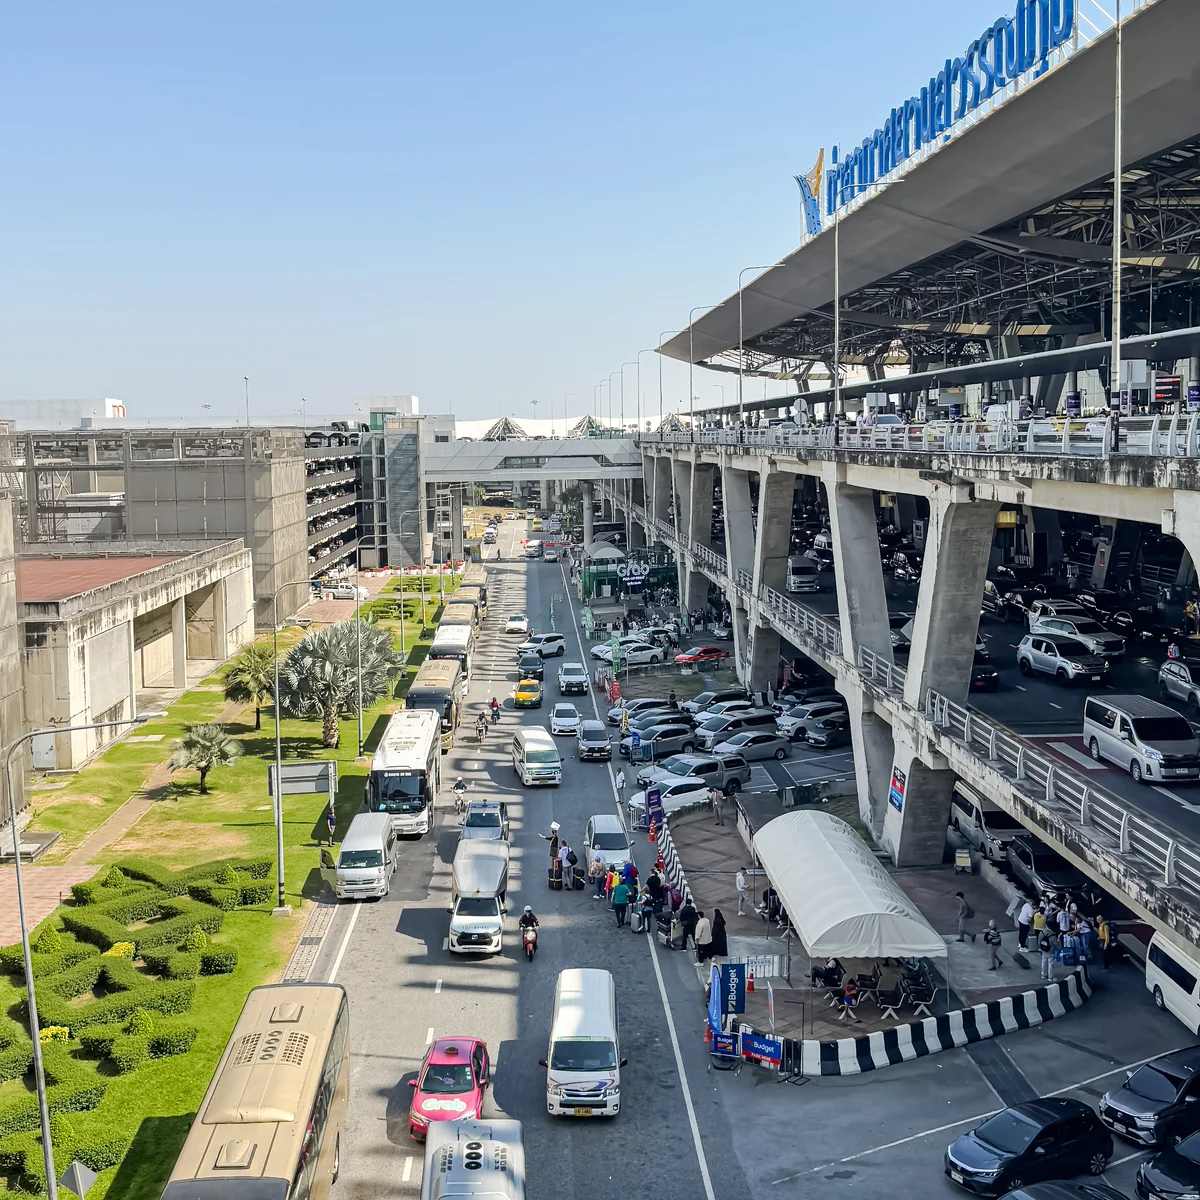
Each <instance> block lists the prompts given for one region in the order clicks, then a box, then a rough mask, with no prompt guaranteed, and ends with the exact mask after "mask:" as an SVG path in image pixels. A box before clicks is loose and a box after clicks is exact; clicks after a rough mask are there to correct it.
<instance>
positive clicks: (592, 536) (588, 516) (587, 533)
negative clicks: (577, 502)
mask: <svg viewBox="0 0 1200 1200" xmlns="http://www.w3.org/2000/svg"><path fill="white" fill-rule="evenodd" d="M580 490H581V491H582V492H583V549H584V551H585V552H586V551H587V549H588V547H589V546H591V544H592V542H594V541H595V540H596V510H595V507H594V506H595V503H596V489H595V486H594V485H593V484H592V481H591V480H590V479H585V480H583V482H582V484H581V485H580Z"/></svg>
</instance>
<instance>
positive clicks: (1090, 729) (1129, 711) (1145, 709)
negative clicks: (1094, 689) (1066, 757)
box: [1083, 696, 1200, 783]
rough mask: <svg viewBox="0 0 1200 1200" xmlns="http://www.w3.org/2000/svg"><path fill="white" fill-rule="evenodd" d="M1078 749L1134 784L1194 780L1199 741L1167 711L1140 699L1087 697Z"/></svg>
mask: <svg viewBox="0 0 1200 1200" xmlns="http://www.w3.org/2000/svg"><path fill="white" fill-rule="evenodd" d="M1083 743H1084V745H1085V746H1087V748H1088V750H1089V752H1090V753H1091V756H1092V757H1093V758H1094V759H1095V760H1096V761H1097V762H1099V761H1100V760H1101V759H1102V758H1106V759H1108V761H1109V762H1111V763H1115V764H1116V765H1117V766H1118V767H1121V768H1123V769H1125V770H1128V772H1129V774H1130V775H1132V776H1133V779H1134V781H1135V782H1137V783H1142V782H1143V781H1147V782H1152V781H1155V780H1161V781H1163V782H1169V781H1171V780H1189V779H1200V737H1197V736H1196V731H1195V730H1194V729H1193V728H1192V727H1191V725H1189V724H1188V722H1187V721H1186V720H1185V719H1184V718H1183V717H1181V716H1180V715H1179V713H1177V712H1176V711H1175V710H1174V709H1173V708H1168V707H1167V706H1166V705H1165V704H1159V702H1158V701H1157V700H1147V699H1146V697H1145V696H1105V697H1103V698H1101V697H1098V696H1089V697H1088V701H1087V703H1086V704H1085V705H1084V706H1083Z"/></svg>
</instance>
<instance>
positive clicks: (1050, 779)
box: [1046, 763, 1054, 804]
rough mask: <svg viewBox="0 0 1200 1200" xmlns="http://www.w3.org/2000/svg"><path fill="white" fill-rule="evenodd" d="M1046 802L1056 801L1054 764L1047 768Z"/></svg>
mask: <svg viewBox="0 0 1200 1200" xmlns="http://www.w3.org/2000/svg"><path fill="white" fill-rule="evenodd" d="M1046 803H1047V804H1053V803H1054V764H1053V763H1051V764H1050V766H1049V767H1047V769H1046Z"/></svg>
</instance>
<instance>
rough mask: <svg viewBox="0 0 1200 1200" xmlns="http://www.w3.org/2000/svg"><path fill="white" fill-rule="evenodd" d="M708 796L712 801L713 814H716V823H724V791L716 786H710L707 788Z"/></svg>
mask: <svg viewBox="0 0 1200 1200" xmlns="http://www.w3.org/2000/svg"><path fill="white" fill-rule="evenodd" d="M708 798H709V801H710V802H711V803H712V807H713V814H714V815H715V816H716V818H717V819H716V822H715V824H717V825H724V824H725V793H724V792H723V791H721V789H720V788H718V787H710V788H709V789H708Z"/></svg>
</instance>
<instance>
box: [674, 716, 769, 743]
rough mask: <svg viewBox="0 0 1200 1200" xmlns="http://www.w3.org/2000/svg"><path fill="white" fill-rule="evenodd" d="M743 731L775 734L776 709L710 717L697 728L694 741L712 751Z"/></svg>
mask: <svg viewBox="0 0 1200 1200" xmlns="http://www.w3.org/2000/svg"><path fill="white" fill-rule="evenodd" d="M743 730H752V731H754V732H759V731H762V732H770V733H775V732H776V725H775V711H774V709H770V708H752V709H750V711H749V712H737V713H730V714H729V715H728V716H725V717H710V718H709V719H708V720H707V721H704V722H703V723H702V724H700V725H698V726H697V727H696V735H695V739H694V740H695V741H696V742H697V743H698V744H699V745H700V746H702V747H703V748H704V749H705V750H711V749H712V748H713V747H714V746H715V745H716V744H717V743H718V742H727V741H728V740H729V739H730V738H731V737H733V735H734V734H735V733H741V732H742V731H743Z"/></svg>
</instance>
